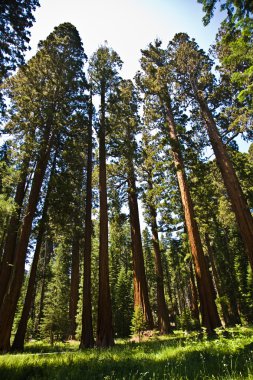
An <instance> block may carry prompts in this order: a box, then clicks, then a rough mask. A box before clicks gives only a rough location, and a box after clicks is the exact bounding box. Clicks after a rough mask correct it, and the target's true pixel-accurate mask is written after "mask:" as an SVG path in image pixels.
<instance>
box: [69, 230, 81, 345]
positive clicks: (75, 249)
mask: <svg viewBox="0 0 253 380" xmlns="http://www.w3.org/2000/svg"><path fill="white" fill-rule="evenodd" d="M79 239H80V237H79V232H78V231H75V232H74V237H73V243H72V256H71V279H70V300H69V322H70V331H69V335H70V338H71V339H75V335H76V314H77V304H78V298H79V263H80V259H79V248H80V240H79Z"/></svg>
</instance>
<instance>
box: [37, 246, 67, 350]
mask: <svg viewBox="0 0 253 380" xmlns="http://www.w3.org/2000/svg"><path fill="white" fill-rule="evenodd" d="M69 250H70V247H69V246H68V245H66V244H64V243H60V244H59V245H58V247H57V248H56V249H55V260H54V261H53V262H52V279H51V281H50V282H49V284H48V288H47V293H46V298H45V307H44V317H43V321H42V325H41V332H42V336H43V337H44V338H50V342H51V344H53V343H54V340H55V339H56V340H61V339H66V338H67V337H68V327H69V326H68V323H69V319H68V304H69V302H68V301H69V285H70V284H69V265H70V262H69V261H70V256H69Z"/></svg>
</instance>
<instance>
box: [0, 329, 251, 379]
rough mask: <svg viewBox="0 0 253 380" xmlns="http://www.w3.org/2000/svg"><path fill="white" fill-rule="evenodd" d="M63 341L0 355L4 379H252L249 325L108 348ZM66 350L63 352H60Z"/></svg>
mask: <svg viewBox="0 0 253 380" xmlns="http://www.w3.org/2000/svg"><path fill="white" fill-rule="evenodd" d="M77 349H78V346H77V345H72V344H69V343H65V344H57V345H55V347H54V349H53V350H52V348H50V347H49V346H48V345H46V344H45V343H43V342H38V343H36V342H31V343H29V344H28V345H27V346H26V348H25V353H23V354H21V355H5V356H2V357H0V376H1V378H3V379H5V380H21V379H27V380H31V379H36V380H42V379H43V380H44V379H52V380H56V379H62V380H67V379H75V380H79V379H80V380H81V379H89V380H97V379H99V380H102V379H104V380H105V379H107V380H137V379H138V380H140V379H149V380H160V379H173V380H174V379H175V380H182V379H188V380H196V379H210V378H212V379H217V380H218V379H219V380H231V379H248V380H250V379H252V377H253V366H252V354H253V352H252V351H253V350H252V328H241V327H237V328H234V329H229V330H227V331H226V332H224V331H223V332H222V331H217V337H216V338H213V339H206V338H204V339H202V338H201V336H199V335H196V334H194V333H191V334H189V333H187V334H185V333H183V332H182V331H175V333H174V335H173V336H170V337H168V336H165V337H155V338H153V339H151V340H149V341H147V342H144V341H143V342H141V343H140V344H135V343H128V342H118V343H116V345H115V347H113V348H110V349H109V350H97V349H94V350H84V351H82V352H77ZM64 351H66V352H64Z"/></svg>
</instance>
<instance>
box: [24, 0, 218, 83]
mask: <svg viewBox="0 0 253 380" xmlns="http://www.w3.org/2000/svg"><path fill="white" fill-rule="evenodd" d="M202 17H203V13H202V9H201V5H200V4H198V3H197V0H41V7H40V8H38V9H37V11H36V13H35V18H36V23H35V24H34V26H33V27H32V29H31V46H32V51H31V52H29V54H28V55H27V57H30V56H31V55H32V54H34V53H35V52H36V48H37V44H38V41H39V40H41V39H45V38H46V37H47V35H48V34H49V33H51V31H52V30H53V28H54V27H55V26H57V25H59V24H60V23H62V22H71V23H72V24H74V25H75V26H76V28H77V29H78V31H79V33H80V36H81V38H82V40H83V43H84V49H85V52H86V54H87V55H88V56H91V54H92V53H93V52H94V51H95V50H96V49H97V48H98V47H99V45H101V44H103V42H104V41H105V40H107V41H108V45H109V46H110V47H112V48H113V49H114V50H116V51H117V53H118V54H119V55H120V57H121V59H122V60H123V62H124V65H123V69H122V76H123V77H124V78H132V77H133V76H134V74H135V72H136V71H137V70H138V61H139V59H140V49H144V48H145V47H146V46H147V45H148V43H150V42H152V41H154V39H155V38H157V37H159V38H161V40H162V41H163V43H164V45H167V43H168V41H169V40H170V39H171V38H173V36H174V34H175V33H178V32H186V33H188V34H189V35H190V36H191V37H194V38H195V39H196V41H197V42H198V43H199V45H200V46H201V47H202V48H204V49H205V50H207V49H208V48H209V46H210V44H211V43H213V42H214V39H215V34H216V31H217V28H218V26H219V24H220V21H221V19H222V18H223V16H222V15H221V14H220V13H219V12H216V14H215V17H214V18H213V19H212V21H211V23H210V25H208V26H207V27H204V26H203V24H202Z"/></svg>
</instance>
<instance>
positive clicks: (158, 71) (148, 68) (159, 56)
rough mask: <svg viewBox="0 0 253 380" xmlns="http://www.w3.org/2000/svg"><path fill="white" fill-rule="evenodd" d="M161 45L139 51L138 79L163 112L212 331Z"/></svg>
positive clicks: (211, 306)
mask: <svg viewBox="0 0 253 380" xmlns="http://www.w3.org/2000/svg"><path fill="white" fill-rule="evenodd" d="M160 45H161V42H160V41H158V40H157V41H155V44H154V45H153V44H149V47H148V49H146V50H143V51H142V58H141V67H142V70H143V73H140V74H139V75H138V77H137V79H138V82H139V84H140V87H141V88H142V90H143V92H144V93H145V94H146V96H152V95H153V96H155V97H156V99H157V101H158V102H159V103H160V104H161V105H162V107H163V109H164V112H165V114H166V119H167V124H166V126H167V130H168V135H169V140H170V146H171V151H172V156H173V161H174V167H175V171H176V175H177V180H178V185H179V191H180V194H181V201H182V205H183V210H184V217H185V224H186V228H187V233H188V239H189V244H190V248H191V253H192V256H193V261H194V266H195V273H196V278H197V284H198V291H199V297H200V311H201V315H202V324H203V326H205V327H206V328H207V330H208V331H209V332H211V331H213V329H215V328H216V327H218V326H220V319H219V315H218V311H217V307H216V304H215V295H214V289H213V284H212V281H211V277H210V273H209V271H208V268H207V265H206V261H205V256H204V252H203V248H202V243H201V239H200V234H199V229H198V225H197V222H196V219H195V214H194V207H193V202H192V198H191V194H190V191H189V188H188V183H187V177H186V172H185V168H184V161H183V157H182V153H181V148H180V141H179V138H178V132H177V124H176V121H175V118H174V110H173V98H172V96H171V94H170V92H169V89H171V91H172V88H171V84H172V83H171V74H170V67H169V65H168V64H167V63H168V62H167V61H166V54H165V51H164V50H163V49H161V48H160Z"/></svg>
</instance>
